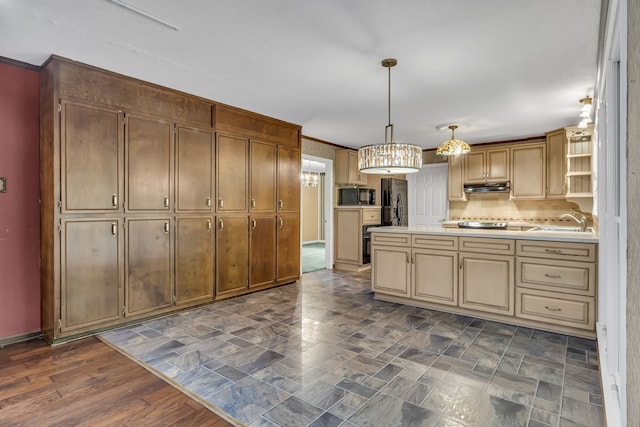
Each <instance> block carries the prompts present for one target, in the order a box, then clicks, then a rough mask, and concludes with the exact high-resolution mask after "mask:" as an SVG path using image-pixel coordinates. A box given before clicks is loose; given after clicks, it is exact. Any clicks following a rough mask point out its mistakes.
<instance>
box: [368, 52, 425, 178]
mask: <svg viewBox="0 0 640 427" xmlns="http://www.w3.org/2000/svg"><path fill="white" fill-rule="evenodd" d="M397 63H398V61H397V60H395V59H393V58H387V59H383V60H382V66H383V67H385V68H387V69H388V70H389V88H388V95H389V98H388V111H389V124H388V125H387V126H386V127H385V128H384V144H379V145H366V146H364V147H361V148H360V149H359V150H358V168H359V169H360V172H362V173H379V174H391V173H412V172H418V171H419V170H420V167H421V166H422V147H420V146H418V145H413V144H396V142H395V140H394V138H393V125H392V124H391V67H395V65H396V64H397Z"/></svg>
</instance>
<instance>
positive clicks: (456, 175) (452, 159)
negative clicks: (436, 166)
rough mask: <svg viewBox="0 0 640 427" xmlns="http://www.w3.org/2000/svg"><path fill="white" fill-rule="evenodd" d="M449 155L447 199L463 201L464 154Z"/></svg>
mask: <svg viewBox="0 0 640 427" xmlns="http://www.w3.org/2000/svg"><path fill="white" fill-rule="evenodd" d="M448 157H449V159H448V160H449V171H448V172H449V173H448V175H449V183H448V186H449V200H450V201H464V200H466V196H465V194H464V167H463V166H464V156H463V155H459V156H448Z"/></svg>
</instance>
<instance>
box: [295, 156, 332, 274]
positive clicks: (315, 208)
mask: <svg viewBox="0 0 640 427" xmlns="http://www.w3.org/2000/svg"><path fill="white" fill-rule="evenodd" d="M301 185H302V188H301V194H302V197H301V200H302V203H301V221H300V226H301V230H300V236H301V256H300V259H301V263H300V264H301V269H302V273H308V272H311V271H316V270H321V269H330V268H332V266H333V262H332V260H333V239H332V236H333V231H332V230H333V228H332V222H333V209H332V206H333V191H332V190H331V189H332V188H333V161H332V160H330V159H325V158H322V157H316V156H311V155H307V154H303V155H302V182H301Z"/></svg>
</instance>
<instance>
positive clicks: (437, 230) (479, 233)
mask: <svg viewBox="0 0 640 427" xmlns="http://www.w3.org/2000/svg"><path fill="white" fill-rule="evenodd" d="M369 230H370V231H371V232H372V233H408V234H435V235H440V236H466V237H491V238H496V239H520V240H553V241H559V242H580V243H598V235H597V234H595V233H593V232H591V231H584V232H583V231H574V232H555V231H553V232H552V231H539V230H538V231H513V230H475V229H469V228H442V227H424V226H416V227H398V226H390V227H375V228H370V229H369Z"/></svg>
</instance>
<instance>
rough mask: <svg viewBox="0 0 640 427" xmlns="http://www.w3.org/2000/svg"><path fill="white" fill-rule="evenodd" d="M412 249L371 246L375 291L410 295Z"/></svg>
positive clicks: (372, 277) (372, 280)
mask: <svg viewBox="0 0 640 427" xmlns="http://www.w3.org/2000/svg"><path fill="white" fill-rule="evenodd" d="M410 258H411V249H410V248H402V247H397V246H373V247H372V248H371V265H372V269H371V283H372V287H373V291H374V292H381V293H384V294H390V295H396V296H401V297H409V296H410V291H409V285H410V282H411V261H410Z"/></svg>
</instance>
